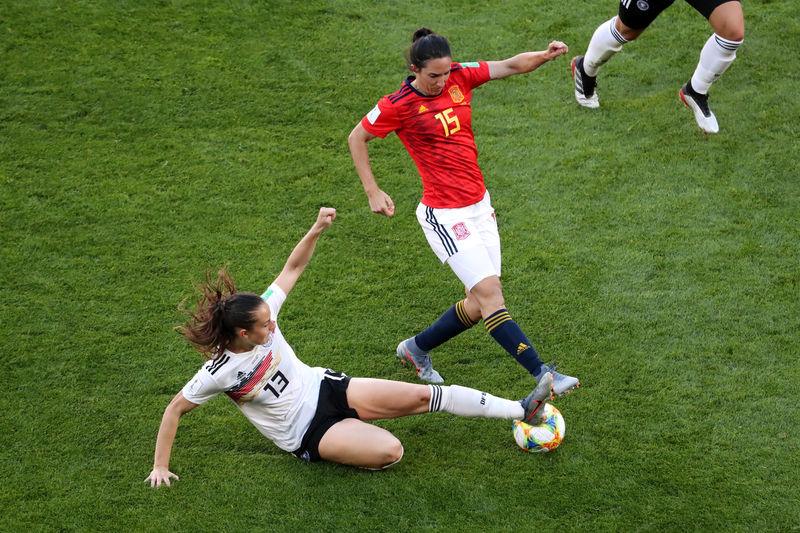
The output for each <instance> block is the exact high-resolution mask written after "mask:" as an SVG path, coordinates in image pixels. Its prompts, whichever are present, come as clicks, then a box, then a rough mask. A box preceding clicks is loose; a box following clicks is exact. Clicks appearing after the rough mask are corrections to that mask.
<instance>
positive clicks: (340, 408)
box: [292, 369, 358, 462]
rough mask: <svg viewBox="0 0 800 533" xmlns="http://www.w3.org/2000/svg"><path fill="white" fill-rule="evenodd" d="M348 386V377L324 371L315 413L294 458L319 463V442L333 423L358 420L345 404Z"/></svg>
mask: <svg viewBox="0 0 800 533" xmlns="http://www.w3.org/2000/svg"><path fill="white" fill-rule="evenodd" d="M349 385H350V377H349V376H348V375H346V374H343V373H341V372H334V371H333V370H330V369H328V370H326V371H325V375H324V376H323V378H322V382H321V383H320V384H319V399H318V400H317V412H316V413H315V414H314V418H312V419H311V425H309V426H308V429H307V430H306V433H305V435H303V440H302V441H301V442H300V447H299V448H298V449H296V450H295V451H293V452H292V454H293V455H294V456H295V457H298V458H300V459H302V460H304V461H308V462H315V461H321V460H322V458H321V457H320V456H319V442H320V441H321V440H322V437H323V435H325V432H327V431H328V430H329V429H330V428H331V426H333V425H334V424H335V423H337V422H339V421H341V420H344V419H345V418H358V413H357V412H356V410H355V409H352V408H351V407H350V404H348V403H347V387H348V386H349Z"/></svg>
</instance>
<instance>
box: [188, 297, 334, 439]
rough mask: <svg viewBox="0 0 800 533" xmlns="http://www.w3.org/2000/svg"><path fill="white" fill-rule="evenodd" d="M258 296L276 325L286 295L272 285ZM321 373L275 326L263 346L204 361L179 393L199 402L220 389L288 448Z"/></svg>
mask: <svg viewBox="0 0 800 533" xmlns="http://www.w3.org/2000/svg"><path fill="white" fill-rule="evenodd" d="M261 297H262V298H264V300H265V301H266V302H267V305H269V309H270V315H271V318H272V320H275V321H276V323H277V318H278V311H280V308H281V305H283V302H284V300H286V294H285V293H284V292H283V290H281V288H280V287H278V286H277V285H275V284H272V285H270V286H269V289H267V291H266V292H265V293H264V294H263V295H262V296H261ZM324 371H325V369H324V368H320V367H314V368H312V367H309V366H308V365H306V364H305V363H303V362H302V361H300V359H298V358H297V356H296V355H295V354H294V350H292V347H291V346H289V344H288V343H287V342H286V340H285V339H284V338H283V335H282V334H281V331H280V329H279V328H278V327H277V325H276V327H275V332H274V333H272V335H270V338H269V341H267V343H266V344H262V345H261V346H256V347H255V348H253V349H252V350H250V351H249V352H246V353H238V354H237V353H233V352H231V351H229V350H225V353H223V354H222V355H221V356H220V357H218V358H217V359H213V360H210V361H207V362H206V363H205V364H204V365H203V366H202V368H200V370H199V371H198V372H197V374H195V376H194V377H193V378H192V379H191V380H190V381H189V383H187V384H186V386H184V387H183V395H184V397H186V399H187V400H189V401H190V402H192V403H196V404H202V403H205V402H207V401H208V400H210V399H211V398H213V397H214V396H216V395H217V394H219V393H221V392H224V393H225V394H227V395H228V397H229V398H230V399H231V400H232V401H233V403H235V404H236V406H237V407H239V410H241V411H242V413H243V414H244V416H246V417H247V419H248V420H249V421H250V422H251V423H252V424H253V425H254V426H255V427H256V428H258V430H259V431H260V432H261V433H262V434H264V436H266V437H267V438H268V439H270V440H271V441H272V442H274V443H275V444H276V445H277V446H278V447H279V448H281V449H283V450H286V451H288V452H293V451H295V450H296V449H298V448H299V447H300V442H301V440H302V438H303V435H304V434H305V432H306V430H307V429H308V426H309V425H310V424H311V419H312V418H313V417H314V413H316V410H317V399H318V397H319V385H320V381H321V380H322V376H323V373H324Z"/></svg>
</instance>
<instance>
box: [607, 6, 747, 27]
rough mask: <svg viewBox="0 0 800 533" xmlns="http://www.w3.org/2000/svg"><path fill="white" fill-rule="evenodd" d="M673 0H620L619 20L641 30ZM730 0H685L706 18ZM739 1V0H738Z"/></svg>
mask: <svg viewBox="0 0 800 533" xmlns="http://www.w3.org/2000/svg"><path fill="white" fill-rule="evenodd" d="M674 1H675V0H620V2H619V13H618V16H619V20H621V21H622V23H623V24H625V25H626V26H627V27H629V28H632V29H634V30H643V29H645V28H646V27H648V26H649V25H650V23H651V22H653V21H654V20H655V19H656V17H657V16H658V15H660V14H661V12H662V11H664V10H665V9H667V8H668V7H669V6H671V5H672V3H673V2H674ZM730 1H731V0H686V3H687V4H689V5H690V6H692V7H693V8H695V9H696V10H697V11H698V12H699V13H700V14H701V15H703V16H704V17H705V18H706V19H708V17H710V16H711V13H712V11H714V10H715V9H716V8H717V7H719V6H720V5H722V4H724V3H726V2H730ZM739 1H740V0H739Z"/></svg>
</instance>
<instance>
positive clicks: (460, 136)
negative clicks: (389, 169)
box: [361, 61, 490, 208]
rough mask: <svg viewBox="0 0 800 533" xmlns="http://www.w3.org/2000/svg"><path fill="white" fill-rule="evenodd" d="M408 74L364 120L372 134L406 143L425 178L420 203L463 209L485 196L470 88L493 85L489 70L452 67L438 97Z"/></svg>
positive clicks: (481, 65) (473, 65)
mask: <svg viewBox="0 0 800 533" xmlns="http://www.w3.org/2000/svg"><path fill="white" fill-rule="evenodd" d="M412 79H413V78H412V77H410V76H409V78H407V79H406V80H405V81H404V82H403V84H402V86H401V87H400V90H399V91H397V92H396V93H394V94H389V95H386V96H384V97H383V98H381V99H380V101H379V102H378V105H376V106H375V108H374V109H373V110H372V111H370V112H369V113H368V114H367V116H365V117H364V118H363V119H362V120H361V124H362V125H363V126H364V129H366V130H367V131H368V132H370V133H371V134H373V135H377V136H378V137H386V135H388V134H389V133H390V132H392V131H395V132H397V136H398V137H399V138H400V140H401V141H402V142H403V144H404V145H405V147H406V149H407V150H408V153H409V154H410V155H411V158H412V159H414V162H415V163H416V164H417V170H418V171H419V175H420V177H422V187H423V192H422V203H423V204H425V205H427V206H428V207H436V208H452V207H465V206H468V205H472V204H475V203H478V202H480V201H481V200H482V199H483V196H484V194H485V193H486V186H485V185H484V183H483V174H482V173H481V169H480V167H478V150H477V148H475V136H474V135H473V133H472V108H471V106H470V102H471V101H472V89H474V88H475V87H478V86H479V85H481V84H483V83H486V82H487V81H489V79H490V78H489V66H488V65H487V63H486V62H485V61H481V62H479V63H453V64H452V65H451V67H450V77H449V79H448V80H447V84H446V85H445V87H444V90H443V91H442V93H441V94H439V95H438V96H424V95H422V94H420V93H419V92H417V90H416V89H414V88H413V87H412V86H411V81H412Z"/></svg>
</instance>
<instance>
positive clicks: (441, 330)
mask: <svg viewBox="0 0 800 533" xmlns="http://www.w3.org/2000/svg"><path fill="white" fill-rule="evenodd" d="M475 324H477V322H473V321H472V320H471V319H470V318H469V315H467V311H466V309H464V300H461V301H460V302H457V303H455V304H453V306H452V307H450V309H448V310H447V311H445V312H444V313H442V316H440V317H439V318H438V319H437V320H436V322H434V323H433V324H431V325H430V326H428V327H427V329H425V331H423V332H422V333H420V334H419V335H417V336H416V337H414V342H416V343H417V346H418V347H419V349H420V350H422V351H423V352H429V351H431V350H433V349H434V348H436V347H437V346H439V345H440V344H444V343H445V342H446V341H448V340H450V339H452V338H453V337H455V336H456V335H458V334H459V333H462V332H464V331H466V330H468V329H469V328H471V327H472V326H474V325H475Z"/></svg>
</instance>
